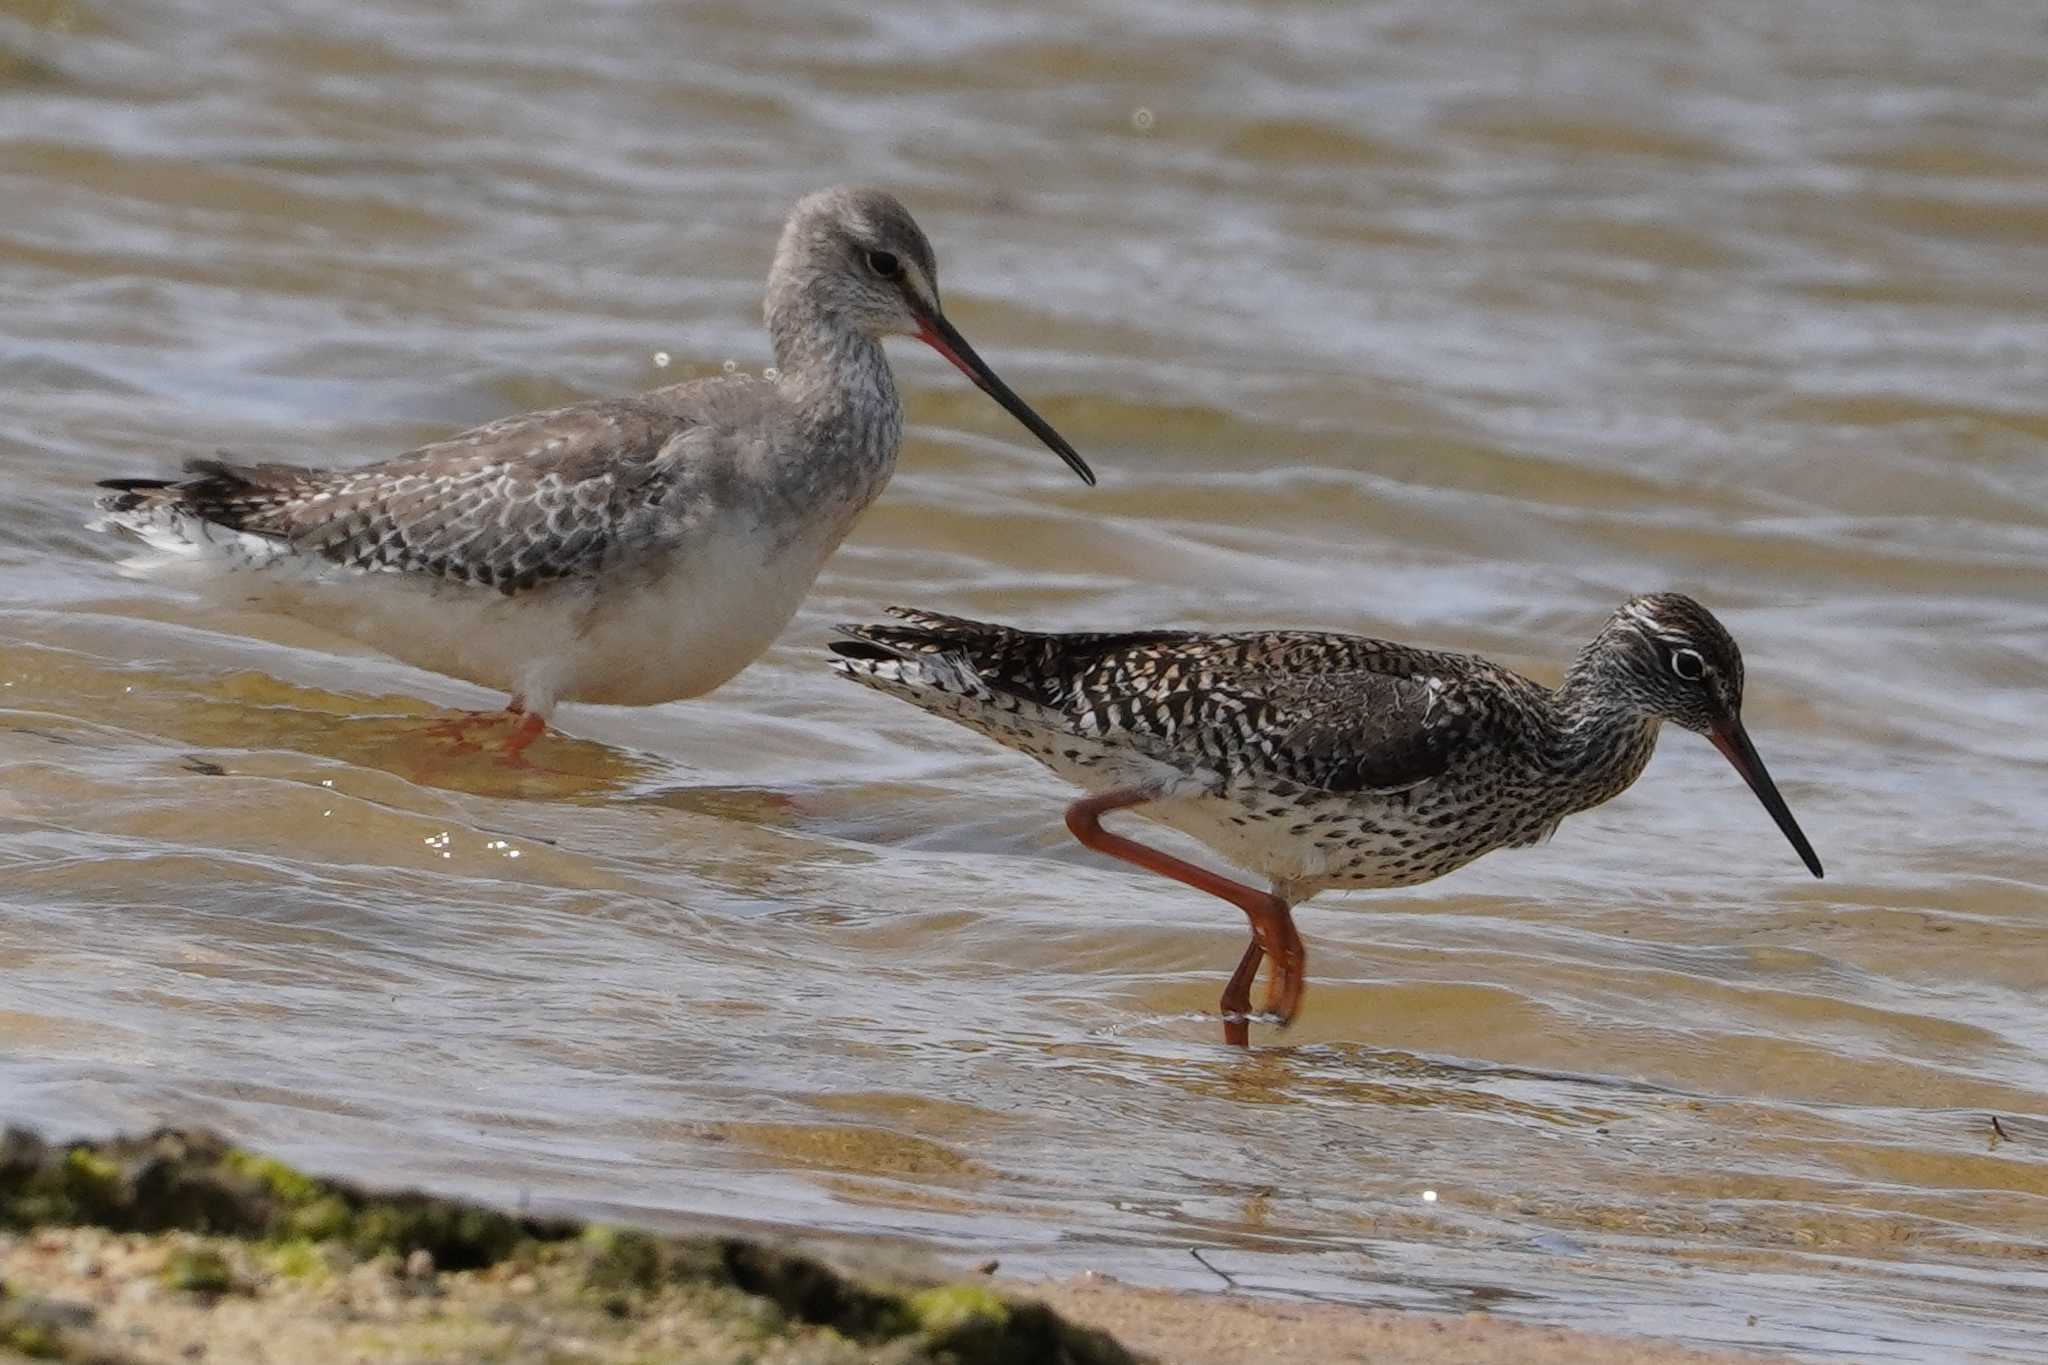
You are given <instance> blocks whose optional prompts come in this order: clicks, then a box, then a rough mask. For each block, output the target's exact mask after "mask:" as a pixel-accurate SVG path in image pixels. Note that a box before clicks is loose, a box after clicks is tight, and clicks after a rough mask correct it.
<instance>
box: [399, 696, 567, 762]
mask: <svg viewBox="0 0 2048 1365" xmlns="http://www.w3.org/2000/svg"><path fill="white" fill-rule="evenodd" d="M508 722H509V723H511V725H512V733H511V734H510V735H508V736H506V738H505V742H504V743H503V744H502V745H500V746H499V749H498V752H499V754H500V755H501V756H503V758H504V759H505V761H506V762H507V763H510V764H512V765H514V766H521V765H524V763H525V762H526V760H525V759H524V758H523V757H521V755H522V754H524V753H525V751H526V749H527V747H528V746H529V745H531V744H532V743H533V742H534V741H535V740H537V739H539V738H540V737H541V736H542V735H544V734H546V733H547V728H548V723H547V721H546V720H544V719H542V718H541V717H540V716H538V715H536V714H534V713H533V712H531V711H529V710H527V709H526V698H525V697H523V696H517V695H515V696H514V697H513V698H512V700H510V701H508V702H506V703H505V709H504V710H502V711H461V712H458V713H457V714H455V715H453V716H450V717H449V718H448V719H446V720H437V721H435V722H434V723H433V724H431V725H429V726H428V727H427V733H428V734H430V735H433V736H434V737H435V738H437V739H448V740H453V741H454V742H455V747H456V748H458V749H474V748H476V747H477V745H476V743H475V741H473V740H471V739H470V737H469V732H470V731H471V730H474V729H476V728H478V727H479V726H485V725H493V726H495V725H504V724H506V723H508Z"/></svg>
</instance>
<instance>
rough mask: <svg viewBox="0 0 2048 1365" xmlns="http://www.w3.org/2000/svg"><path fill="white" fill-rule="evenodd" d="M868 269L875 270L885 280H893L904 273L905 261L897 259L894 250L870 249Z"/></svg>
mask: <svg viewBox="0 0 2048 1365" xmlns="http://www.w3.org/2000/svg"><path fill="white" fill-rule="evenodd" d="M868 269H870V270H872V271H874V272H875V273H876V274H877V275H880V276H881V277H882V278H883V279H885V280H893V279H895V278H896V277H897V276H898V275H901V274H902V273H903V262H901V261H899V260H897V259H896V256H895V254H894V253H893V252H888V251H870V252H869V253H868Z"/></svg>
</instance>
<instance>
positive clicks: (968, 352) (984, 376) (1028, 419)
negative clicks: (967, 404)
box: [917, 309, 1095, 488]
mask: <svg viewBox="0 0 2048 1365" xmlns="http://www.w3.org/2000/svg"><path fill="white" fill-rule="evenodd" d="M918 314H919V316H918V321H919V322H922V323H923V324H924V330H923V331H921V332H919V333H918V334H917V339H918V340H919V341H922V342H923V343H924V344H925V345H927V346H929V347H931V348H932V349H933V350H934V351H937V352H938V353H939V354H940V355H942V356H944V357H946V359H948V360H950V361H952V362H953V363H954V364H955V365H957V366H958V367H959V368H960V373H962V374H964V375H966V376H967V377H968V378H969V379H972V380H973V381H974V387H976V388H977V389H980V390H981V391H982V392H983V393H985V394H987V395H988V396H989V397H991V398H993V399H995V400H996V401H997V402H998V403H1001V404H1002V405H1003V408H1004V409H1005V410H1006V411H1007V412H1008V413H1009V414H1010V416H1012V417H1014V418H1016V419H1017V420H1018V421H1020V422H1022V423H1023V424H1024V425H1025V426H1026V427H1027V428H1029V429H1030V431H1031V434H1032V435H1033V436H1036V437H1037V438H1038V439H1039V440H1041V441H1043V442H1045V443H1046V445H1048V446H1050V447H1051V448H1052V451H1053V453H1054V454H1056V455H1058V456H1059V457H1060V458H1061V459H1062V460H1065V461H1066V462H1067V468H1069V469H1071V470H1073V471H1074V472H1075V473H1076V474H1079V475H1080V476H1081V482H1082V483H1085V484H1087V485H1088V486H1089V487H1090V488H1093V487H1094V486H1095V471H1094V470H1092V469H1090V468H1089V467H1088V462H1087V461H1086V460H1084V459H1082V458H1081V457H1080V456H1079V455H1078V454H1076V453H1075V451H1074V448H1073V447H1072V446H1070V445H1068V444H1067V440H1066V438H1065V437H1064V436H1062V435H1060V434H1059V433H1058V432H1057V431H1054V430H1053V429H1052V423H1050V422H1048V421H1046V420H1045V419H1044V418H1043V417H1040V416H1039V415H1038V414H1037V413H1035V412H1033V411H1032V410H1031V405H1030V404H1029V403H1026V402H1025V401H1024V400H1023V399H1021V398H1019V397H1018V396H1017V395H1016V393H1015V392H1014V391H1012V390H1011V388H1010V386H1009V385H1008V384H1005V383H1004V382H1003V381H1002V380H1000V379H998V378H996V372H995V371H994V370H991V369H990V368H989V367H988V362H987V361H985V360H983V359H982V358H981V357H980V356H978V355H976V354H975V353H974V348H973V347H972V346H969V345H968V344H967V338H966V337H964V336H961V335H960V333H959V332H958V331H957V330H956V329H955V328H954V326H953V324H952V323H950V322H948V321H946V319H945V316H944V315H943V314H941V313H939V312H938V311H937V310H933V311H931V312H929V313H927V312H925V311H924V310H923V309H919V310H918Z"/></svg>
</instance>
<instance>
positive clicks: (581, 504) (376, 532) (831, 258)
mask: <svg viewBox="0 0 2048 1365" xmlns="http://www.w3.org/2000/svg"><path fill="white" fill-rule="evenodd" d="M765 312H766V315H767V322H768V332H769V335H770V336H771V337H772V338H773V341H774V348H775V365H776V373H775V376H774V377H773V378H769V377H766V376H764V377H762V378H758V379H757V378H754V377H752V376H748V375H730V376H722V377H713V378H709V379H700V380H696V381H694V382H691V383H686V384H678V385H675V386H673V387H671V388H663V389H655V390H653V391H652V392H649V393H643V394H640V395H638V396H636V397H631V398H604V399H597V400H594V401H591V402H584V403H577V404H574V405H572V406H570V407H565V408H556V409H553V410H552V411H547V412H536V413H529V414H527V415H525V416H521V417H510V418H506V419H504V420H502V421H497V422H492V423H490V424H489V425H487V426H482V427H478V428H476V429H475V430H473V431H468V432H464V433H462V434H461V435H458V436H453V437H450V438H449V439H447V440H445V441H437V442H435V443H434V444H432V445H428V446H422V447H421V448H419V449H418V450H414V451H411V452H409V453H407V454H404V455H399V456H397V457H395V458H393V459H389V460H385V461H382V462H381V463H377V464H371V465H367V466H364V467H361V468H355V469H308V468H302V467H300V466H297V465H285V464H248V465H245V464H233V463H229V462H226V461H220V460H201V461H195V462H194V463H193V464H191V465H190V466H189V467H188V470H187V477H185V478H183V479H178V480H161V479H114V480H110V481H108V482H106V483H104V484H102V485H101V487H102V488H105V489H108V490H109V491H108V492H107V493H106V494H105V495H104V496H102V497H101V498H100V499H99V508H100V513H101V515H100V516H99V517H98V518H97V519H96V520H95V521H94V522H93V523H92V524H93V525H94V526H95V527H96V528H98V529H103V530H113V531H118V532H122V533H125V534H126V535H128V536H130V537H133V538H134V539H136V540H139V541H141V542H142V544H143V546H144V547H145V548H144V552H143V553H141V554H139V555H137V556H136V557H134V558H132V559H129V560H127V561H125V562H124V564H123V568H124V569H125V570H126V571H128V572H129V573H131V574H135V575H139V576H150V577H160V578H164V579H168V580H174V581H177V582H181V583H184V584H187V585H189V586H192V587H196V588H199V589H202V590H204V591H206V592H208V593H211V594H213V595H215V596H217V597H219V598H222V599H224V600H227V601H230V602H234V603H236V604H239V605H247V606H255V607H257V608H259V609H266V610H274V611H278V612H282V613H284V614H286V615H291V616H297V617H300V618H303V619H305V620H308V621H312V622H314V623H316V624H319V625H321V626H325V627H327V628H329V629H333V630H336V631H339V632H341V633H343V634H346V635H351V636H354V637H355V638H357V639H359V640H362V641H364V642H365V643H367V644H370V645H372V646H374V647H375V648H377V649H379V650H382V651H383V652H384V653H386V654H389V655H391V656H393V657H394V658H397V659H401V660H403V661H405V662H406V663H410V664H415V665H418V666H419V667H422V668H428V669H432V670H434V671H436V672H439V673H445V674H449V675H451V676H453V677H457V678H462V679H465V680H467V681H469V682H474V683H480V684H482V685H484V686H486V687H491V688H497V689H502V690H504V691H506V692H509V693H510V694H511V702H510V704H509V705H508V706H507V707H506V709H505V711H504V712H503V713H475V714H472V715H471V716H469V717H468V718H467V719H466V720H464V721H462V722H458V723H457V724H456V725H455V726H454V727H453V728H454V732H455V733H457V734H458V735H459V734H460V733H461V731H462V729H463V728H464V727H465V726H468V725H474V724H480V723H484V722H486V721H489V720H496V719H501V718H502V719H505V720H507V721H509V722H510V723H511V724H512V726H513V728H512V731H511V733H510V736H509V737H508V738H507V739H506V740H505V744H504V751H505V753H506V755H507V757H508V758H509V757H513V756H516V755H517V754H518V753H519V751H520V750H521V749H523V748H524V747H525V746H526V745H528V744H530V743H532V742H533V740H534V739H536V738H538V737H539V735H540V734H541V733H542V731H543V730H544V729H545V728H546V725H547V719H548V716H549V713H550V712H551V711H552V709H553V708H554V706H555V704H556V703H557V702H559V701H582V702H598V703H604V704H609V705H621V706H646V705H652V704H655V703H658V702H665V701H673V700H676V699H678V698H682V697H694V696H699V695H701V694H703V693H705V692H709V691H710V690H711V689H712V688H714V687H717V686H718V685H719V684H721V683H723V682H724V681H726V679H728V678H730V677H732V676H733V675H734V674H735V673H738V672H739V671H740V670H741V669H742V668H744V667H746V666H747V664H749V663H750V662H752V661H753V660H754V658H755V657H756V656H758V655H759V654H760V653H761V652H762V651H763V650H764V649H766V648H767V647H768V645H769V643H770V642H771V641H772V640H773V639H774V638H775V636H776V635H777V634H778V633H779V632H780V631H781V630H782V628H783V626H784V625H786V624H787V623H788V621H789V619H790V617H791V616H792V615H793V614H795V611H796V608H797V605H798V603H799V602H801V601H802V599H803V597H804V594H805V593H806V592H808V591H809V590H810V586H811V583H812V580H813V579H815V578H816V577H817V574H818V570H819V568H820V567H821V566H822V565H823V564H824V562H825V559H826V558H827V556H829V555H830V554H831V553H832V551H833V549H834V548H836V547H837V546H838V544H839V542H840V541H841V540H842V539H844V538H845V536H846V534H847V532H848V531H849V530H850V529H851V528H852V526H853V523H854V521H855V519H856V518H858V517H859V516H860V514H861V512H862V510H863V509H865V508H866V507H867V505H868V504H869V503H870V502H872V501H873V500H874V499H875V497H876V495H877V494H879V493H880V492H881V491H882V487H883V485H884V484H886V483H887V482H888V480H889V475H890V473H891V471H892V470H893V469H894V468H895V465H896V449H897V446H898V444H899V442H900V440H901V438H902V434H903V408H902V405H901V404H900V403H899V402H898V401H897V397H896V385H895V382H894V380H893V378H892V377H891V375H890V371H889V362H888V360H887V359H886V358H885V357H884V356H883V354H882V344H881V343H882V338H883V337H885V336H911V337H916V338H917V339H919V340H921V341H923V342H925V343H926V344H928V345H930V346H931V347H932V348H933V349H934V350H936V351H938V353H939V354H940V355H942V356H944V357H945V358H946V359H948V360H950V361H951V362H952V363H953V364H955V365H956V366H958V367H959V368H960V369H961V370H962V371H963V372H965V374H966V375H967V377H968V378H969V379H971V380H973V381H974V383H975V384H976V385H978V386H979V387H980V388H981V390H982V391H983V392H984V393H987V394H988V395H989V396H990V397H991V398H993V399H995V400H996V402H998V403H1000V404H1002V406H1003V407H1004V408H1006V409H1008V410H1009V412H1010V413H1011V415H1012V416H1014V417H1016V418H1017V420H1018V421H1020V422H1022V423H1023V424H1024V425H1025V426H1026V427H1027V428H1029V429H1030V431H1031V432H1032V433H1033V434H1034V435H1036V436H1037V437H1038V438H1039V439H1040V440H1041V441H1043V442H1045V444H1046V445H1048V446H1050V447H1051V448H1052V449H1053V450H1054V451H1055V452H1057V453H1058V454H1059V456H1060V458H1061V459H1063V460H1065V461H1066V462H1067V465H1068V466H1069V467H1070V468H1071V469H1072V470H1073V471H1074V472H1075V473H1076V474H1078V475H1080V476H1081V478H1082V480H1083V481H1084V482H1086V483H1090V484H1092V483H1094V482H1095V476H1094V475H1093V474H1092V473H1090V472H1089V469H1088V466H1087V465H1086V464H1085V463H1084V462H1083V461H1082V459H1081V457H1080V456H1079V455H1078V454H1076V453H1075V452H1074V449H1073V447H1071V446H1069V445H1068V444H1067V442H1066V441H1065V440H1064V439H1063V438H1062V437H1061V436H1060V434H1059V433H1058V432H1056V431H1054V430H1053V429H1052V427H1051V426H1049V425H1048V424H1047V423H1046V422H1045V420H1044V419H1043V418H1041V417H1039V415H1038V414H1037V413H1035V412H1033V411H1032V410H1031V408H1030V407H1029V406H1027V405H1026V404H1025V403H1024V401H1023V400H1022V399H1021V398H1019V397H1017V395H1016V394H1015V393H1013V392H1011V390H1010V389H1009V387H1008V386H1007V385H1005V384H1004V383H1003V382H1002V381H1001V380H1000V379H998V378H997V377H996V375H995V372H994V371H992V370H990V369H989V367H988V366H987V364H985V363H984V362H983V361H982V359H981V357H980V356H978V355H976V354H975V353H974V349H973V348H972V347H971V346H969V345H968V344H967V341H966V339H965V338H963V337H962V336H961V335H960V333H959V332H958V331H956V330H955V329H954V327H953V325H952V324H951V323H950V322H948V321H947V320H946V316H945V313H944V312H943V311H942V310H941V309H940V306H939V287H938V266H937V263H936V262H935V261H934V259H933V257H932V249H931V245H930V243H928V242H927V241H926V240H925V235H924V233H923V231H922V230H920V229H919V227H918V226H917V224H916V222H914V221H913V220H912V219H911V216H910V214H909V212H908V211H907V210H905V209H904V207H903V206H902V205H901V204H900V203H898V202H897V201H896V200H895V199H893V198H891V197H890V196H889V195H887V194H884V193H882V192H881V191H879V190H872V189H852V188H842V189H833V190H826V191H823V192H821V193H818V194H813V195H811V196H809V197H808V198H806V199H804V200H803V201H802V202H800V203H799V204H797V206H796V208H795V210H794V212H792V213H791V214H790V217H789V221H788V223H787V224H786V225H785V226H784V228H783V230H782V239H781V243H780V245H779V246H778V247H777V250H776V253H775V264H774V268H773V269H772V270H770V272H769V275H768V292H767V304H766V308H765Z"/></svg>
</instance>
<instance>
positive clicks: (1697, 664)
mask: <svg viewBox="0 0 2048 1365" xmlns="http://www.w3.org/2000/svg"><path fill="white" fill-rule="evenodd" d="M1671 671H1672V672H1673V673H1676V674H1677V675H1678V676H1679V677H1681V678H1683V679H1685V680H1686V681H1687V682H1698V681H1699V680H1700V679H1701V678H1704V677H1706V676H1707V661H1706V660H1705V659H1702V658H1701V657H1700V656H1699V653H1698V651H1696V650H1690V649H1674V650H1672V651H1671Z"/></svg>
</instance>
